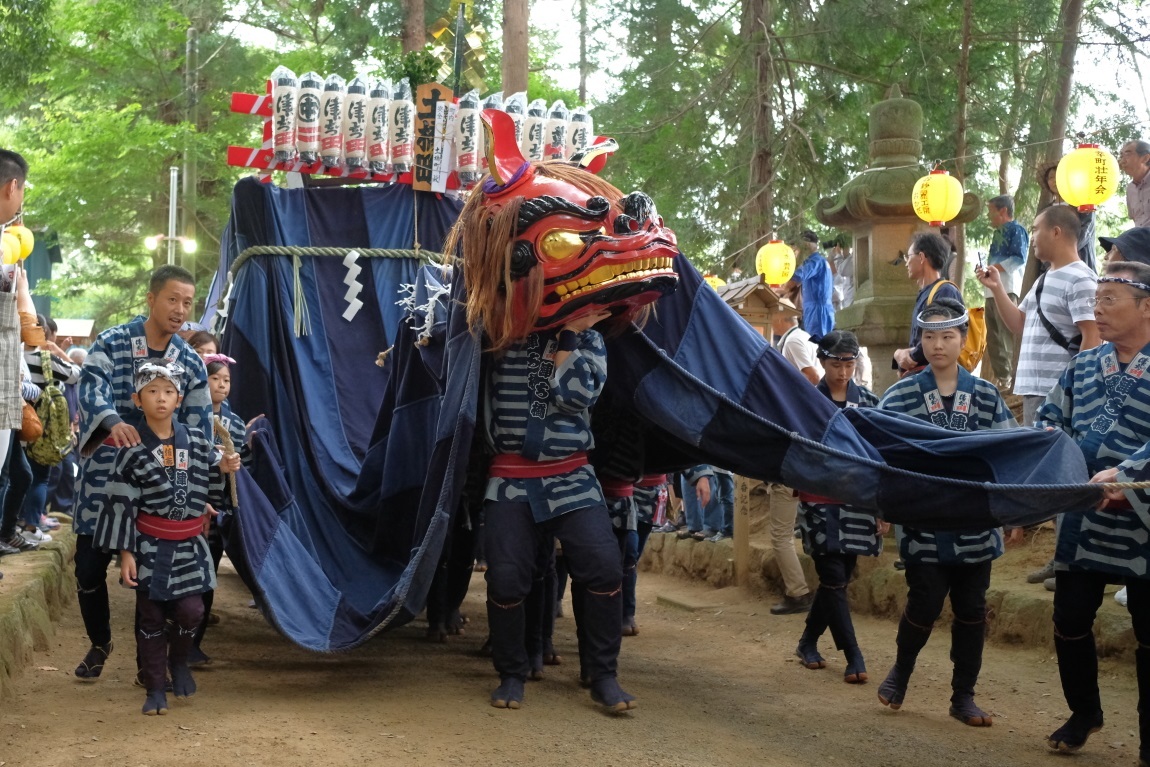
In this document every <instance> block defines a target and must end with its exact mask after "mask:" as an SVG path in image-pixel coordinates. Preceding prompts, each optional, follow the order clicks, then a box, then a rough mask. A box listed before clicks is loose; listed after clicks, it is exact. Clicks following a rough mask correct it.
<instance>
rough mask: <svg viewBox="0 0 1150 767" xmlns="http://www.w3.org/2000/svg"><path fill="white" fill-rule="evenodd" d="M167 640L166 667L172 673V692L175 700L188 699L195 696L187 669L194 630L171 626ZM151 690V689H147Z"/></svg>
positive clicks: (193, 681)
mask: <svg viewBox="0 0 1150 767" xmlns="http://www.w3.org/2000/svg"><path fill="white" fill-rule="evenodd" d="M170 631H171V635H170V637H169V639H168V667H169V668H170V669H171V672H172V692H173V693H175V696H176V697H177V698H190V697H192V696H193V695H195V694H196V680H195V679H194V678H193V677H192V670H191V669H190V668H189V667H188V651H189V650H190V649H191V647H192V642H193V641H194V640H195V636H196V629H195V628H194V627H193V628H190V629H186V628H181V627H180V626H178V625H173V626H172V627H171V629H170ZM149 689H151V688H149Z"/></svg>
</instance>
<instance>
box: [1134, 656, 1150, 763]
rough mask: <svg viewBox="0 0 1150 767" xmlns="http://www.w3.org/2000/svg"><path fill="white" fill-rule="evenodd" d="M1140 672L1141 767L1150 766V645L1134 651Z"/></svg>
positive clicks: (1139, 725)
mask: <svg viewBox="0 0 1150 767" xmlns="http://www.w3.org/2000/svg"><path fill="white" fill-rule="evenodd" d="M1134 662H1135V665H1136V668H1137V670H1138V671H1137V673H1138V733H1139V744H1138V755H1139V756H1138V758H1139V767H1150V647H1139V648H1138V649H1137V650H1135V651H1134Z"/></svg>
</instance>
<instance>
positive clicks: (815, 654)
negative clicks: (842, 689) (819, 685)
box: [795, 588, 827, 670]
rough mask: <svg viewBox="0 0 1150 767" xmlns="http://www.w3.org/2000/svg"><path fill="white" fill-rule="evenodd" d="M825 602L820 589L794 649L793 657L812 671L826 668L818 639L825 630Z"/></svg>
mask: <svg viewBox="0 0 1150 767" xmlns="http://www.w3.org/2000/svg"><path fill="white" fill-rule="evenodd" d="M826 601H827V600H826V596H825V595H824V594H823V593H822V588H819V589H818V590H817V591H816V592H815V599H814V601H813V602H812V603H811V609H810V612H808V613H807V622H806V626H805V628H804V629H803V635H802V636H801V637H799V646H798V647H796V648H795V656H796V657H797V658H798V659H799V663H800V664H801V665H802V666H803V667H804V668H809V669H812V670H813V669H820V668H826V667H827V661H826V659H825V658H823V656H822V655H821V654H819V638H820V637H822V635H823V633H824V632H825V631H826V630H827V617H826V610H825V608H826Z"/></svg>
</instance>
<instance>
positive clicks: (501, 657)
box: [487, 599, 531, 708]
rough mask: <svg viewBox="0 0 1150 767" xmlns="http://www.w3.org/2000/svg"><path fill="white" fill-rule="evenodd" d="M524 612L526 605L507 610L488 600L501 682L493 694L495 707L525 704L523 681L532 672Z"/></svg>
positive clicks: (488, 620)
mask: <svg viewBox="0 0 1150 767" xmlns="http://www.w3.org/2000/svg"><path fill="white" fill-rule="evenodd" d="M524 613H525V611H524V608H523V602H516V603H515V604H513V605H507V606H506V607H504V606H501V605H498V604H496V603H494V602H492V601H491V600H490V599H489V600H487V626H488V629H489V631H490V632H491V634H490V639H489V641H490V642H491V660H492V663H493V664H494V666H495V670H496V672H498V674H499V678H500V680H501V682H500V685H499V687H498V688H496V690H495V692H493V693H491V705H493V706H495V707H496V708H519V705H520V703H522V702H523V682H524V680H525V679H527V675H528V673H530V671H531V666H530V664H529V663H528V660H527V648H526V646H525V645H524V631H525V629H526V621H525V615H524Z"/></svg>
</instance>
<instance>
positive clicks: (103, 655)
mask: <svg viewBox="0 0 1150 767" xmlns="http://www.w3.org/2000/svg"><path fill="white" fill-rule="evenodd" d="M111 654H112V643H111V642H108V644H105V645H92V646H91V647H90V648H88V653H87V654H86V655H85V656H84V659H83V660H82V661H80V665H79V666H76V676H78V677H79V678H80V679H99V678H100V674H102V673H103V672H104V663H105V662H107V660H108V656H109V655H111Z"/></svg>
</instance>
